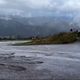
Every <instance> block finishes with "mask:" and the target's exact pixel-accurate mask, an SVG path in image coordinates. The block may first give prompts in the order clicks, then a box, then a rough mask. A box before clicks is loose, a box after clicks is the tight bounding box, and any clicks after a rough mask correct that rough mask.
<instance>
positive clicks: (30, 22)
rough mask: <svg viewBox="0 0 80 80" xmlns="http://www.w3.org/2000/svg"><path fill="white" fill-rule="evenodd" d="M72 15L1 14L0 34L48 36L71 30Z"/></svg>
mask: <svg viewBox="0 0 80 80" xmlns="http://www.w3.org/2000/svg"><path fill="white" fill-rule="evenodd" d="M72 20H73V18H72V17H67V16H56V17H55V16H53V17H30V18H27V17H21V16H16V15H15V16H11V15H8V16H6V15H3V16H2V15H1V16H0V36H13V35H14V36H21V37H31V36H47V35H53V34H56V33H59V32H62V31H63V32H64V31H69V30H70V28H71V27H73V26H72V24H71V23H72Z"/></svg>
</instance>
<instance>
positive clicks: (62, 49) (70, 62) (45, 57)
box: [0, 41, 80, 80]
mask: <svg viewBox="0 0 80 80" xmlns="http://www.w3.org/2000/svg"><path fill="white" fill-rule="evenodd" d="M9 43H15V42H11V41H8V42H0V54H6V53H8V54H9V53H13V52H14V53H15V55H17V56H26V57H36V58H37V59H38V58H39V60H41V61H43V64H40V65H38V66H36V69H37V70H40V71H41V70H46V71H49V72H50V73H49V74H50V75H51V76H52V77H53V80H57V79H58V80H80V43H78V42H76V43H74V44H67V45H65V44H64V45H34V46H10V45H8V44H9Z"/></svg>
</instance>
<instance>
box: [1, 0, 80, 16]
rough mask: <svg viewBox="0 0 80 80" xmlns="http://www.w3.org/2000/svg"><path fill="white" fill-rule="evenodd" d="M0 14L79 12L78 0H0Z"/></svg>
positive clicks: (79, 2) (79, 1)
mask: <svg viewBox="0 0 80 80" xmlns="http://www.w3.org/2000/svg"><path fill="white" fill-rule="evenodd" d="M0 12H6V13H11V14H12V13H16V14H21V13H25V14H27V16H32V15H33V14H35V13H37V14H35V15H38V16H39V15H40V16H42V15H49V16H50V15H52V14H53V13H54V14H60V13H73V12H76V13H77V12H80V0H0Z"/></svg>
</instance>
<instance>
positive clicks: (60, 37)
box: [15, 32, 78, 45]
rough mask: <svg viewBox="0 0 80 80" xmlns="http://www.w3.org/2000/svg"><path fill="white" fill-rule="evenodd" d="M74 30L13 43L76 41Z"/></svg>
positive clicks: (30, 43) (40, 43) (41, 43)
mask: <svg viewBox="0 0 80 80" xmlns="http://www.w3.org/2000/svg"><path fill="white" fill-rule="evenodd" d="M77 35H78V33H76V32H68V33H60V34H57V35H54V36H48V37H46V38H34V39H32V40H31V41H30V42H24V43H18V44H15V45H44V44H69V43H73V42H75V41H77Z"/></svg>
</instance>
